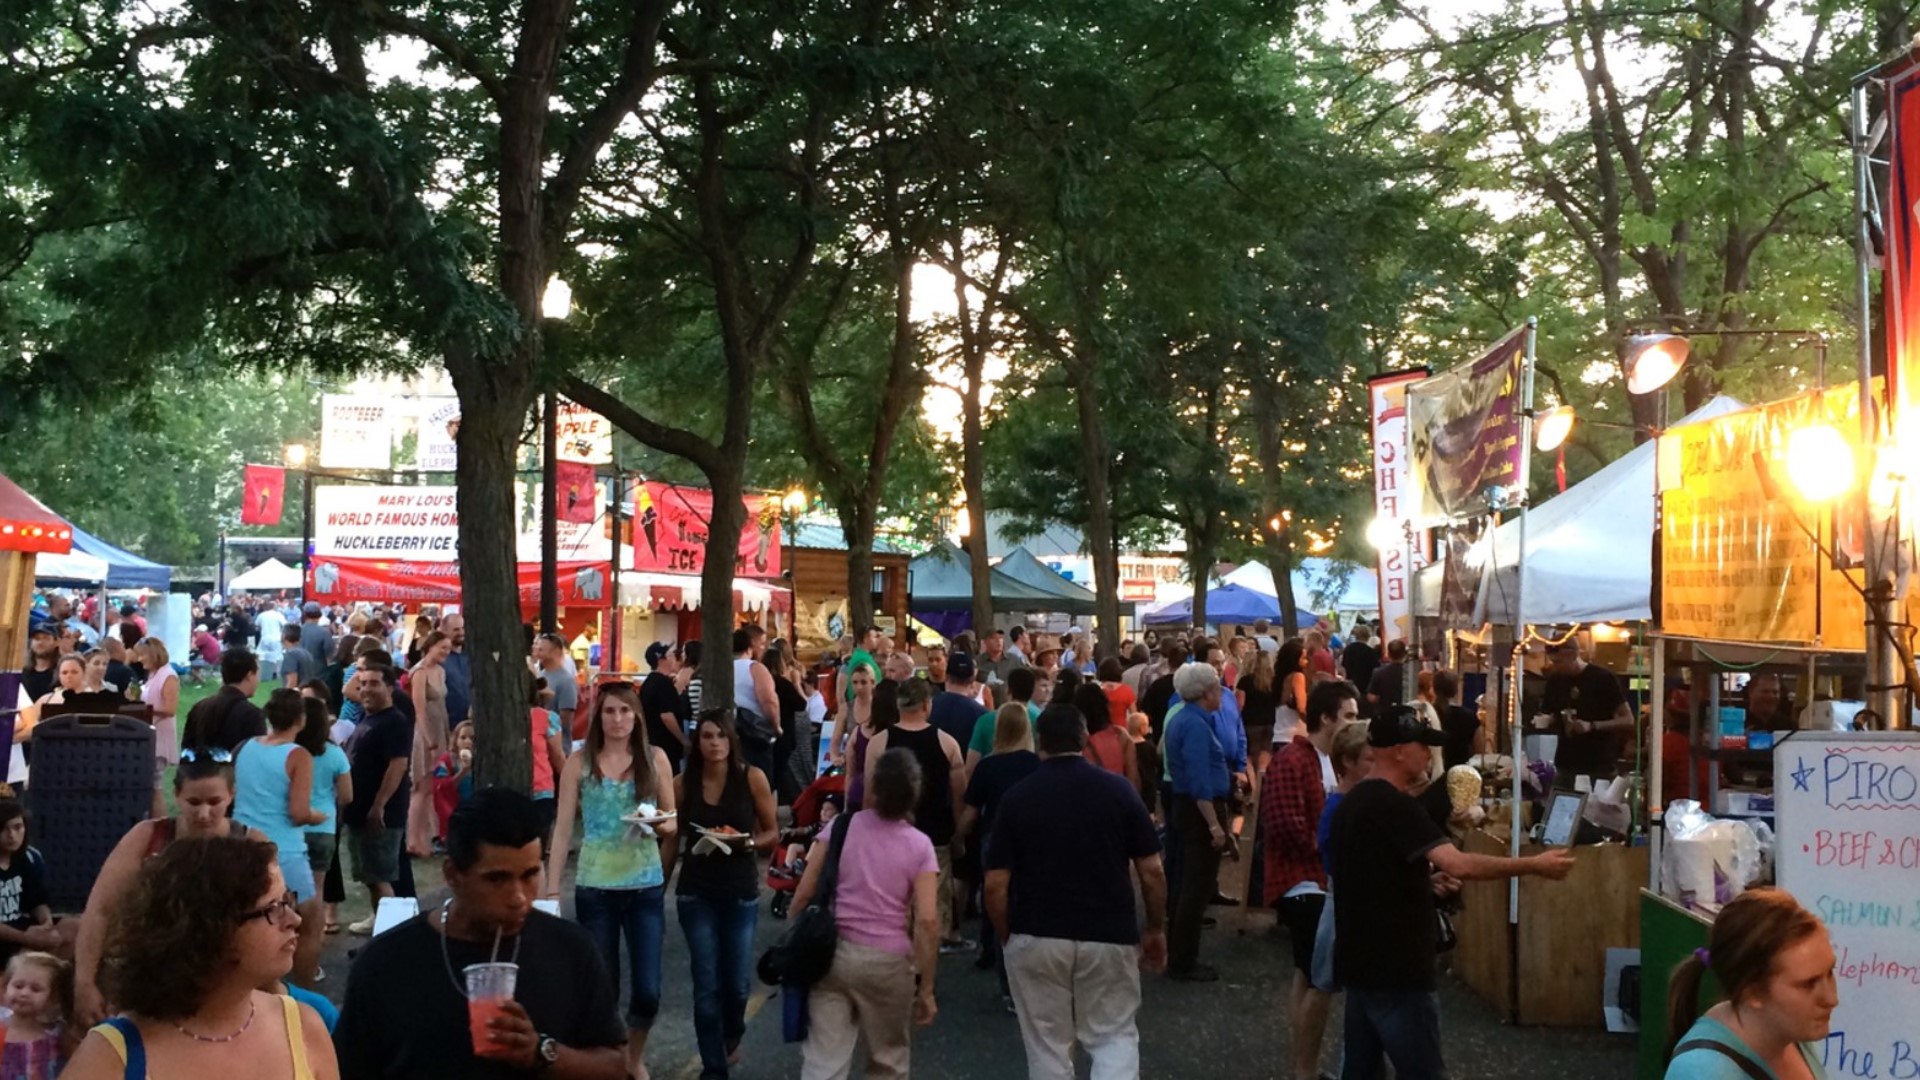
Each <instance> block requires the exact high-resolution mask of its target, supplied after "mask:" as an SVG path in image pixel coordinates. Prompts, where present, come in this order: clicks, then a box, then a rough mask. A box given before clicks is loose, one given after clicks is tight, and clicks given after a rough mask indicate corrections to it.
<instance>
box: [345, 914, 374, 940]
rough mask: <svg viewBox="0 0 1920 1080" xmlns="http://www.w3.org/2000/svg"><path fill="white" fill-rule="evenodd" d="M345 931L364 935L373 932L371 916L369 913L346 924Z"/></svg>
mask: <svg viewBox="0 0 1920 1080" xmlns="http://www.w3.org/2000/svg"><path fill="white" fill-rule="evenodd" d="M347 933H349V934H358V935H359V936H361V937H366V936H368V935H370V934H372V933H373V916H371V915H369V916H367V917H366V918H364V919H361V920H360V921H359V922H356V923H348V924H347Z"/></svg>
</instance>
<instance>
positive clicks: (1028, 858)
mask: <svg viewBox="0 0 1920 1080" xmlns="http://www.w3.org/2000/svg"><path fill="white" fill-rule="evenodd" d="M986 760H987V761H992V760H993V759H992V758H988V759H986ZM984 764H985V762H982V765H984ZM994 816H995V818H996V820H995V821H994V825H993V835H992V836H991V837H989V838H988V840H987V847H986V853H985V866H986V868H987V869H988V870H1007V871H1011V873H1012V875H1013V877H1012V881H1011V883H1010V884H1009V887H1008V888H1009V899H1008V908H1007V927H1008V930H1009V932H1011V933H1015V934H1029V935H1032V936H1033V937H1045V938H1064V939H1066V940H1069V941H1099V942H1106V943H1108V944H1113V945H1137V944H1139V943H1140V922H1139V917H1138V914H1137V913H1136V912H1135V910H1134V906H1133V874H1132V865H1133V860H1135V859H1142V858H1145V857H1146V856H1148V855H1157V854H1159V852H1160V838H1159V837H1158V836H1157V835H1155V834H1154V831H1153V819H1152V818H1150V817H1148V816H1147V804H1146V803H1143V802H1141V801H1140V796H1139V794H1137V793H1136V792H1135V791H1134V790H1133V785H1132V784H1129V783H1127V779H1126V777H1124V776H1119V775H1116V774H1114V773H1110V772H1108V771H1107V770H1105V769H1102V768H1101V767H1100V766H1098V765H1095V764H1093V763H1092V762H1090V761H1088V760H1086V759H1085V758H1083V757H1079V756H1077V755H1072V756H1065V757H1056V758H1048V759H1047V760H1045V761H1042V762H1041V763H1040V765H1039V767H1038V768H1037V769H1035V770H1034V772H1033V775H1032V776H1029V777H1028V778H1027V779H1025V780H1023V781H1021V782H1020V783H1018V784H1015V785H1014V786H1013V789H1012V790H1010V791H1008V792H1007V794H1006V797H1005V798H1003V799H1001V800H1000V806H999V809H998V811H997V813H996V814H995V815H994Z"/></svg>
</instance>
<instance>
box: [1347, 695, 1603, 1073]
mask: <svg viewBox="0 0 1920 1080" xmlns="http://www.w3.org/2000/svg"><path fill="white" fill-rule="evenodd" d="M1445 742H1446V734H1445V733H1444V732H1442V731H1441V730H1440V729H1438V728H1435V727H1429V726H1428V725H1427V724H1426V723H1425V722H1424V721H1423V720H1422V719H1421V717H1420V714H1419V713H1417V712H1415V711H1414V710H1413V709H1412V708H1411V707H1410V706H1407V705H1389V706H1386V707H1384V708H1382V709H1381V710H1380V715H1378V716H1376V717H1374V718H1373V719H1372V720H1371V721H1370V722H1369V723H1368V726H1367V743H1368V745H1370V746H1372V747H1373V768H1372V770H1371V771H1370V772H1369V773H1368V774H1367V778H1366V779H1365V780H1362V781H1361V782H1360V783H1358V784H1356V785H1354V788H1353V790H1352V791H1351V792H1349V793H1348V794H1347V797H1346V798H1345V799H1344V800H1343V801H1342V802H1341V803H1340V807H1339V809H1337V810H1335V811H1334V813H1333V822H1332V829H1331V831H1330V832H1329V835H1328V849H1329V856H1330V858H1329V863H1328V865H1329V868H1330V869H1331V870H1332V873H1333V885H1334V888H1333V908H1334V911H1333V916H1334V944H1333V967H1334V976H1335V978H1336V979H1337V980H1338V982H1339V983H1340V984H1341V985H1342V986H1344V987H1346V990H1347V1012H1346V1068H1345V1070H1344V1072H1343V1073H1342V1076H1343V1077H1345V1080H1376V1078H1378V1077H1384V1076H1385V1075H1386V1071H1385V1069H1384V1067H1383V1065H1382V1059H1383V1057H1384V1058H1387V1059H1391V1060H1392V1062H1393V1068H1394V1073H1395V1075H1397V1076H1399V1077H1400V1078H1401V1080H1438V1078H1440V1077H1443V1076H1445V1075H1446V1068H1445V1065H1444V1063H1443V1061H1442V1058H1441V1053H1440V1014H1439V1011H1438V1009H1437V1007H1436V1005H1435V1002H1434V974H1433V972H1434V961H1435V958H1436V955H1437V953H1438V940H1437V938H1438V935H1437V933H1436V919H1435V915H1434V896H1435V893H1436V892H1448V891H1454V890H1458V889H1459V887H1460V882H1462V881H1470V880H1471V881H1486V880H1495V879H1499V878H1510V877H1521V876H1523V875H1527V874H1538V875H1539V876H1541V877H1547V878H1553V879H1554V880H1559V879H1561V878H1564V877H1566V876H1567V872H1568V871H1569V870H1571V869H1573V857H1572V856H1571V855H1569V854H1567V852H1566V851H1564V850H1561V849H1557V848H1556V849H1553V850H1550V851H1546V852H1543V853H1541V854H1539V855H1533V856H1529V857H1527V858H1524V859H1511V858H1505V857H1502V856H1494V855H1474V854H1469V853H1467V852H1464V851H1461V850H1460V849H1459V848H1458V847H1455V846H1454V844H1453V841H1452V840H1451V839H1449V838H1448V836H1447V834H1446V833H1445V832H1443V831H1442V830H1441V828H1440V826H1438V825H1436V824H1434V821H1433V818H1432V817H1430V816H1428V814H1427V812H1426V811H1425V810H1424V809H1422V808H1421V806H1420V804H1419V803H1418V802H1416V801H1415V800H1414V797H1413V794H1412V792H1413V791H1414V790H1416V789H1417V788H1419V787H1420V786H1421V785H1422V784H1423V783H1425V782H1426V780H1427V778H1428V777H1429V776H1430V775H1431V772H1432V761H1433V748H1434V747H1437V746H1440V745H1442V744H1444V743H1445Z"/></svg>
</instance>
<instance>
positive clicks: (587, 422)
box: [554, 398, 613, 465]
mask: <svg viewBox="0 0 1920 1080" xmlns="http://www.w3.org/2000/svg"><path fill="white" fill-rule="evenodd" d="M558 413H559V415H558V416H557V418H556V419H555V424H554V426H555V429H556V434H555V440H554V445H555V448H556V450H555V453H554V457H555V458H557V459H558V460H560V461H578V462H581V463H583V464H586V465H611V464H613V425H612V424H611V423H608V421H607V418H606V417H604V416H601V415H600V414H599V413H597V412H594V411H593V410H592V409H589V408H587V407H586V406H585V405H582V404H580V403H579V402H577V401H568V400H567V399H566V398H561V399H560V401H559V410H558Z"/></svg>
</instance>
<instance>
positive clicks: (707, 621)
mask: <svg viewBox="0 0 1920 1080" xmlns="http://www.w3.org/2000/svg"><path fill="white" fill-rule="evenodd" d="M707 483H708V484H710V485H711V486H712V488H713V516H712V518H711V520H710V521H709V522H708V531H707V561H706V565H705V566H703V567H701V569H700V638H701V640H702V641H703V642H704V643H705V644H704V648H703V651H702V652H701V655H700V701H701V703H702V707H703V708H711V709H719V708H727V707H729V706H731V705H732V704H733V572H734V562H735V559H736V557H737V556H738V554H739V551H740V530H741V529H743V528H745V527H746V524H747V511H746V507H744V506H742V505H741V503H740V486H741V483H740V471H739V470H738V469H737V468H736V469H733V470H731V471H726V472H709V473H707Z"/></svg>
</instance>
